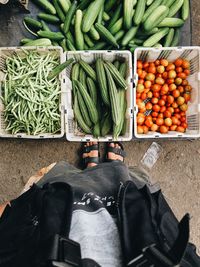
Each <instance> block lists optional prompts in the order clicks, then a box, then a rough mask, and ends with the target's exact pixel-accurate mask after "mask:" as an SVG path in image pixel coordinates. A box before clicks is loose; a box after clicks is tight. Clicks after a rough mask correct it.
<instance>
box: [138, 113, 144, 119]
mask: <svg viewBox="0 0 200 267" xmlns="http://www.w3.org/2000/svg"><path fill="white" fill-rule="evenodd" d="M137 116H138V117H143V118H145V115H144V113H140V112H138V114H137Z"/></svg>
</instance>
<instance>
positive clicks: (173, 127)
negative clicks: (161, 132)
mask: <svg viewBox="0 0 200 267" xmlns="http://www.w3.org/2000/svg"><path fill="white" fill-rule="evenodd" d="M176 128H177V125H172V126H170V127H169V129H170V131H176Z"/></svg>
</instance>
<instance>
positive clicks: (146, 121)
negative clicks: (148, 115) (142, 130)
mask: <svg viewBox="0 0 200 267" xmlns="http://www.w3.org/2000/svg"><path fill="white" fill-rule="evenodd" d="M145 125H146V126H147V127H149V128H151V127H152V125H153V121H152V120H145Z"/></svg>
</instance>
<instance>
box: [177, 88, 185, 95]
mask: <svg viewBox="0 0 200 267" xmlns="http://www.w3.org/2000/svg"><path fill="white" fill-rule="evenodd" d="M177 89H178V90H179V92H180V93H181V94H182V93H183V92H184V88H183V86H178V88H177Z"/></svg>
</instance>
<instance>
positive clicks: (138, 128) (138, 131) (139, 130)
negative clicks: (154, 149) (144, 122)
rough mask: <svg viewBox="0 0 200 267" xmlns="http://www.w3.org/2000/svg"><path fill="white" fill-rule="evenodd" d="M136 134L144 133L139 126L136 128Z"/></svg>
mask: <svg viewBox="0 0 200 267" xmlns="http://www.w3.org/2000/svg"><path fill="white" fill-rule="evenodd" d="M137 133H138V134H143V133H144V131H143V127H142V126H139V125H138V126H137Z"/></svg>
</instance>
